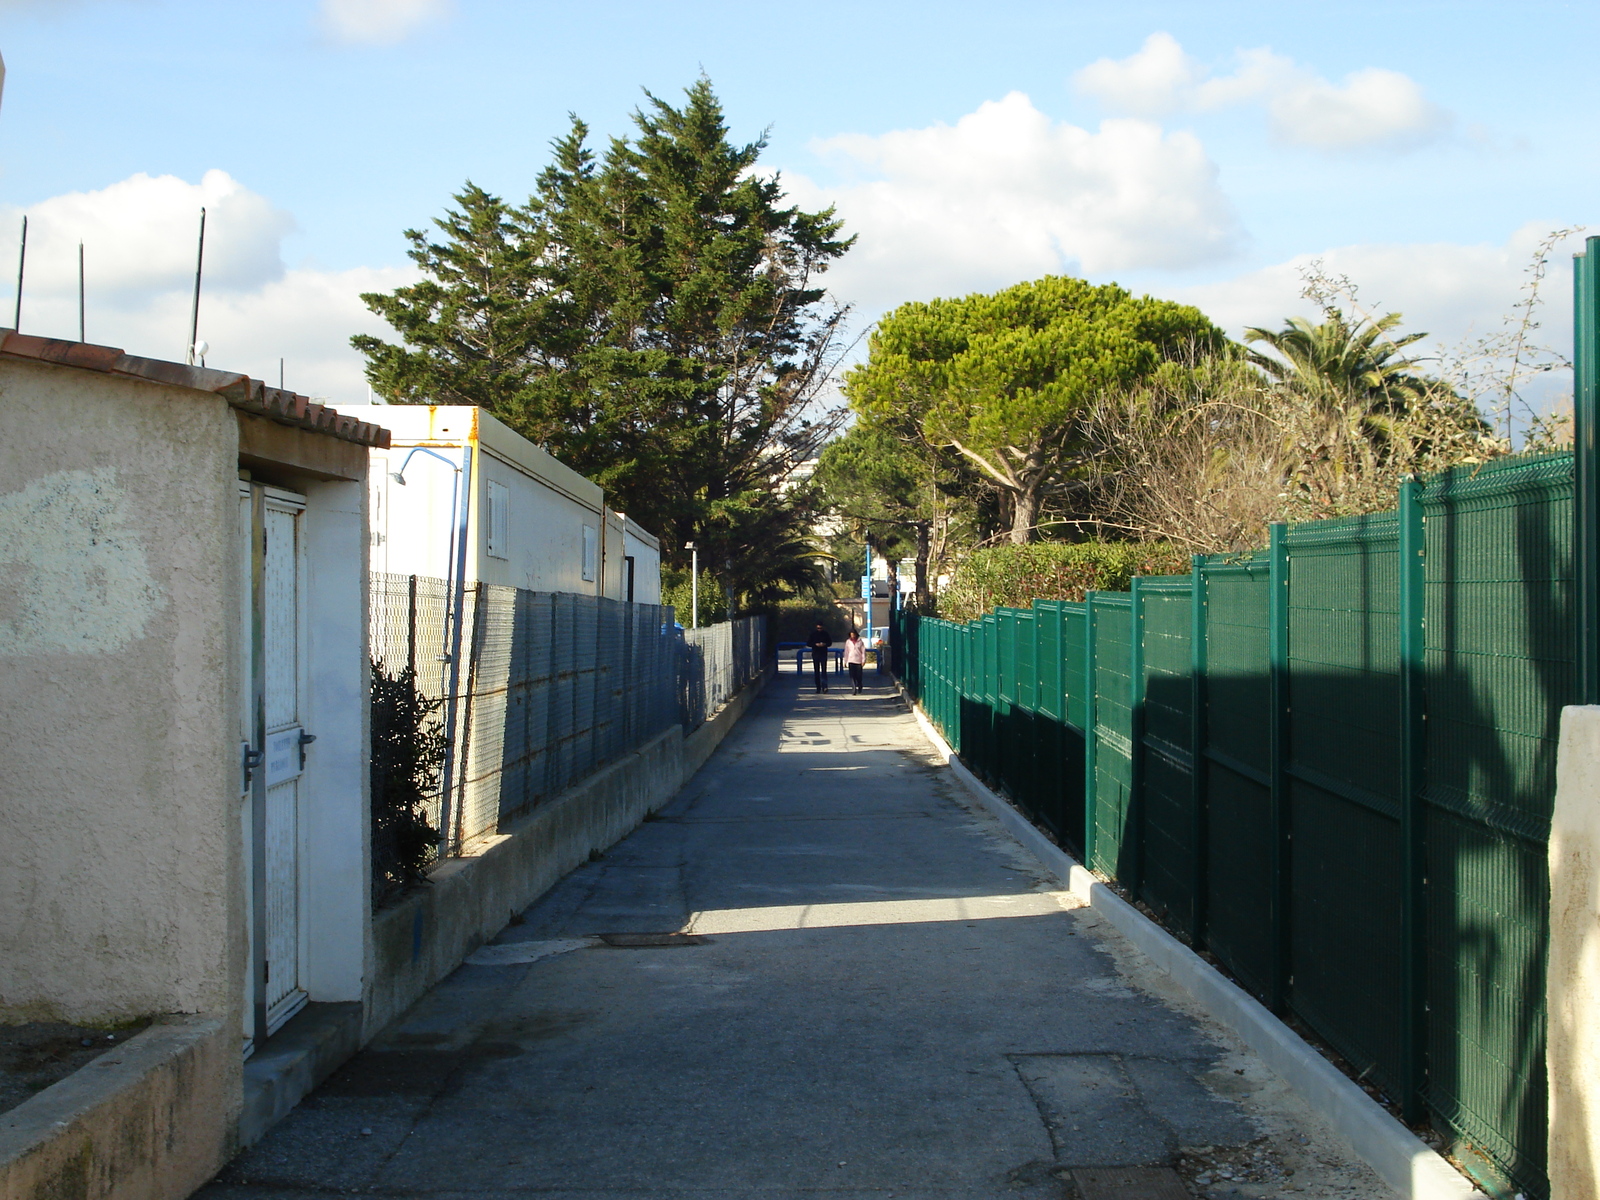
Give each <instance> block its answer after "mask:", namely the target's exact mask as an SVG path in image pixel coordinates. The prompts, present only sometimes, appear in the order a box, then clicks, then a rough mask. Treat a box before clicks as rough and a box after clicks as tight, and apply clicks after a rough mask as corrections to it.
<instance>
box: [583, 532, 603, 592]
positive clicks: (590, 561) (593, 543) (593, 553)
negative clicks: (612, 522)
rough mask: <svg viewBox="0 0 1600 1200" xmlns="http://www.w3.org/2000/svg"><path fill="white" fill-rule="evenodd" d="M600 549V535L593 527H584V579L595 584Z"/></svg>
mask: <svg viewBox="0 0 1600 1200" xmlns="http://www.w3.org/2000/svg"><path fill="white" fill-rule="evenodd" d="M599 549H600V538H599V533H598V531H597V530H596V529H595V527H594V526H593V525H585V526H584V527H583V577H584V578H585V579H587V580H588V581H589V582H590V583H593V582H594V576H595V566H596V563H595V559H596V557H597V553H598V551H599Z"/></svg>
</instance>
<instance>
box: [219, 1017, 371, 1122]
mask: <svg viewBox="0 0 1600 1200" xmlns="http://www.w3.org/2000/svg"><path fill="white" fill-rule="evenodd" d="M359 1049H361V1004H360V1002H359V1001H352V1002H350V1003H347V1004H308V1005H306V1006H305V1007H304V1008H303V1009H301V1010H300V1011H299V1012H298V1013H296V1014H295V1016H294V1017H293V1019H291V1020H290V1021H289V1023H288V1024H287V1025H285V1026H284V1027H283V1028H282V1029H280V1030H278V1032H277V1033H275V1034H273V1035H272V1037H271V1038H269V1039H268V1040H267V1043H266V1045H264V1046H262V1047H261V1048H260V1049H258V1050H257V1051H256V1052H255V1053H254V1054H252V1055H251V1056H250V1061H249V1062H247V1063H245V1065H244V1111H242V1112H241V1113H240V1114H239V1146H240V1147H241V1148H243V1147H245V1146H253V1145H255V1144H256V1143H257V1142H259V1141H260V1140H261V1138H262V1137H263V1136H264V1135H265V1134H266V1132H267V1130H269V1129H271V1128H272V1127H273V1126H274V1125H276V1124H277V1123H278V1122H279V1121H281V1120H283V1118H284V1117H286V1116H288V1115H289V1111H290V1110H291V1109H292V1108H294V1106H295V1105H296V1104H299V1103H300V1101H301V1100H303V1099H304V1098H305V1097H306V1096H308V1095H310V1094H311V1092H313V1091H315V1090H316V1087H317V1085H318V1084H320V1083H321V1082H322V1081H323V1080H324V1079H326V1078H327V1077H328V1076H329V1075H332V1074H333V1073H334V1071H336V1070H337V1069H338V1068H339V1066H340V1065H341V1064H342V1063H343V1062H344V1061H345V1060H346V1059H348V1058H349V1057H350V1056H351V1055H352V1054H354V1053H355V1052H356V1051H357V1050H359Z"/></svg>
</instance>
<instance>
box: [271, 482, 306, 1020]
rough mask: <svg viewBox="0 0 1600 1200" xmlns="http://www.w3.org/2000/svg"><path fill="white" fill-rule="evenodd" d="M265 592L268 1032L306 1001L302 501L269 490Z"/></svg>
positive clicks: (283, 493)
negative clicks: (303, 973) (302, 848)
mask: <svg viewBox="0 0 1600 1200" xmlns="http://www.w3.org/2000/svg"><path fill="white" fill-rule="evenodd" d="M265 508H266V512H265V516H264V524H265V533H266V548H265V550H266V552H265V563H264V564H263V566H264V569H263V572H262V574H263V581H262V582H263V590H262V610H263V611H262V618H263V620H262V636H263V641H264V645H263V647H262V650H263V653H262V660H263V662H262V665H263V668H264V678H263V681H262V682H263V684H264V687H263V689H262V692H263V695H262V702H263V708H264V710H265V712H264V716H265V724H266V735H267V737H266V745H265V747H264V749H265V751H266V756H265V761H264V763H263V764H262V767H263V770H264V771H265V772H266V785H267V786H266V805H267V813H266V816H267V820H266V864H265V865H266V876H267V878H266V935H267V936H266V958H267V961H266V972H265V975H266V1002H267V1029H268V1032H271V1031H272V1030H274V1029H276V1028H277V1027H278V1026H279V1025H281V1024H283V1022H284V1021H286V1020H288V1019H289V1017H290V1016H292V1015H293V1014H294V1012H295V1010H296V1009H298V1008H299V1007H300V1005H301V1004H303V1003H305V992H304V991H303V990H302V989H301V987H300V966H301V961H302V959H303V958H304V952H305V945H304V943H305V929H304V925H305V922H304V914H303V912H302V904H301V878H300V864H301V860H302V857H303V856H302V854H301V852H300V843H301V827H300V826H301V822H300V777H301V772H302V767H303V766H304V758H305V747H304V746H303V745H302V744H301V735H302V733H303V727H302V724H301V720H302V718H301V707H302V692H303V690H304V689H303V686H302V679H303V675H304V669H303V667H304V664H303V657H304V656H303V653H302V649H303V648H302V645H301V643H302V641H303V638H302V636H301V633H302V631H301V603H300V599H301V591H302V589H301V579H300V576H301V570H300V565H301V557H302V555H301V544H300V541H301V539H300V514H301V513H302V512H303V511H304V509H305V498H304V497H303V496H296V495H294V494H293V493H290V492H281V491H278V490H277V489H275V488H269V489H268V491H267V495H266V505H265Z"/></svg>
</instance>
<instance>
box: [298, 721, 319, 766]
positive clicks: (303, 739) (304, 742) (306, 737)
mask: <svg viewBox="0 0 1600 1200" xmlns="http://www.w3.org/2000/svg"><path fill="white" fill-rule="evenodd" d="M316 740H317V735H316V734H314V733H307V732H306V731H305V730H304V729H302V730H301V731H300V769H301V770H302V771H304V770H305V769H306V747H307V746H309V745H311V743H312V742H314V741H316Z"/></svg>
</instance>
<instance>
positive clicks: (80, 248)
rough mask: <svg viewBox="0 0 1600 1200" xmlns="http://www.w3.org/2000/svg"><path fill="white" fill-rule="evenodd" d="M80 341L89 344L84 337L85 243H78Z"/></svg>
mask: <svg viewBox="0 0 1600 1200" xmlns="http://www.w3.org/2000/svg"><path fill="white" fill-rule="evenodd" d="M78 340H79V341H80V342H87V341H88V340H89V339H88V338H86V337H84V336H83V243H82V242H79V243H78Z"/></svg>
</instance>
